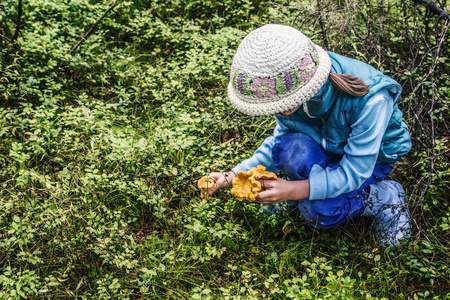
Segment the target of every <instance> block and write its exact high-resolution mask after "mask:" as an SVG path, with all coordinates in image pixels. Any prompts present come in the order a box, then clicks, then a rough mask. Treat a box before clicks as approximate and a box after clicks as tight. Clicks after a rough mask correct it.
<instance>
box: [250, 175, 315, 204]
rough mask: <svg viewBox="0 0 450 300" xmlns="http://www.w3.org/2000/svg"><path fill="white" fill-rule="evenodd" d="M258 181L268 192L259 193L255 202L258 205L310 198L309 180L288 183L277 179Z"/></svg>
mask: <svg viewBox="0 0 450 300" xmlns="http://www.w3.org/2000/svg"><path fill="white" fill-rule="evenodd" d="M258 181H259V183H261V187H264V188H266V190H265V191H262V192H259V193H258V196H257V197H256V201H255V202H257V203H262V204H275V203H279V202H283V201H286V200H301V199H307V198H309V181H308V180H297V181H287V180H284V179H281V178H276V179H265V180H263V179H260V180H258Z"/></svg>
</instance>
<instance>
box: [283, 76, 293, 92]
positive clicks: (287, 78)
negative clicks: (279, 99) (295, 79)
mask: <svg viewBox="0 0 450 300" xmlns="http://www.w3.org/2000/svg"><path fill="white" fill-rule="evenodd" d="M284 82H285V84H286V90H287V91H290V90H291V89H292V75H291V73H290V72H284Z"/></svg>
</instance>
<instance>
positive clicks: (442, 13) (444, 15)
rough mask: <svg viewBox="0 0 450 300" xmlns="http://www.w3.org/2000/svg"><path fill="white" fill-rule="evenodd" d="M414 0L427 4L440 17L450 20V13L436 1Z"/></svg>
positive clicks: (414, 0) (417, 2)
mask: <svg viewBox="0 0 450 300" xmlns="http://www.w3.org/2000/svg"><path fill="white" fill-rule="evenodd" d="M412 1H413V2H414V3H416V4H424V5H426V6H427V7H428V9H429V10H430V11H431V12H433V13H434V14H436V15H438V16H439V19H444V20H450V15H449V14H448V13H447V12H446V11H445V10H443V9H442V8H440V7H439V6H437V4H436V3H434V2H430V1H428V0H412Z"/></svg>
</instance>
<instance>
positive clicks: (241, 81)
mask: <svg viewBox="0 0 450 300" xmlns="http://www.w3.org/2000/svg"><path fill="white" fill-rule="evenodd" d="M237 85H238V89H239V92H241V94H242V95H245V91H244V74H242V73H240V74H239V76H238V78H237Z"/></svg>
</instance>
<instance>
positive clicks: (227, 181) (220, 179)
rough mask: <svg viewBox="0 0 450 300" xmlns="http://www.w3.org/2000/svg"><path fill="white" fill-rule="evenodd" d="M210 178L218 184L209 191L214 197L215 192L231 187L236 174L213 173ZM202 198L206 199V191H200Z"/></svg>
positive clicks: (231, 172)
mask: <svg viewBox="0 0 450 300" xmlns="http://www.w3.org/2000/svg"><path fill="white" fill-rule="evenodd" d="M208 177H211V178H212V179H214V181H215V182H216V184H215V185H214V186H213V187H212V188H210V189H209V191H208V195H209V196H212V194H214V192H215V191H217V190H218V189H220V188H223V187H231V182H232V181H233V178H234V177H236V174H234V172H233V171H230V172H224V173H221V172H212V173H211V174H209V175H208ZM200 196H201V197H202V199H203V198H205V191H204V189H201V190H200Z"/></svg>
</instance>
